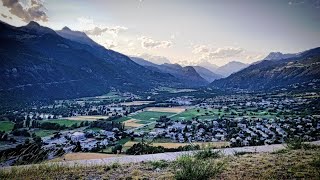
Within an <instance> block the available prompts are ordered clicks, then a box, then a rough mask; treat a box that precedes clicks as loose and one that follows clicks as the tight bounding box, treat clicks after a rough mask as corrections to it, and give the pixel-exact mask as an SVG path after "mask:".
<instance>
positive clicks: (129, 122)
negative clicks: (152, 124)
mask: <svg viewBox="0 0 320 180" xmlns="http://www.w3.org/2000/svg"><path fill="white" fill-rule="evenodd" d="M139 121H140V120H137V119H129V120H127V121H124V125H125V126H126V127H140V126H143V124H140V123H139Z"/></svg>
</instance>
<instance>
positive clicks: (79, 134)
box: [69, 132, 86, 142]
mask: <svg viewBox="0 0 320 180" xmlns="http://www.w3.org/2000/svg"><path fill="white" fill-rule="evenodd" d="M69 137H70V139H71V140H72V141H74V142H76V141H80V140H83V139H85V138H86V137H85V134H84V133H83V132H74V133H73V134H71V135H70V136H69Z"/></svg>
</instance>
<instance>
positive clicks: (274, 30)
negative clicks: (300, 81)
mask: <svg viewBox="0 0 320 180" xmlns="http://www.w3.org/2000/svg"><path fill="white" fill-rule="evenodd" d="M17 3H18V4H20V5H21V7H22V8H23V9H19V8H18V7H17V6H19V5H17ZM0 11H1V16H0V20H2V21H5V22H8V23H9V24H13V25H17V26H22V25H25V24H26V23H27V22H28V21H30V20H35V21H37V22H39V23H40V24H41V25H44V26H48V27H51V28H53V29H61V28H62V27H64V26H68V27H69V28H71V29H73V30H80V31H85V32H86V33H87V34H88V35H89V36H90V37H91V38H92V39H94V40H95V41H97V42H98V43H100V44H102V45H104V46H105V47H107V48H110V49H113V50H116V51H119V52H122V53H124V54H127V55H134V56H143V57H148V58H149V59H151V60H153V61H156V62H166V61H168V60H169V61H170V62H173V63H175V62H178V63H181V64H185V65H188V64H198V63H200V62H202V61H207V62H210V63H213V64H217V65H223V64H226V63H228V62H230V61H233V60H237V61H241V62H245V63H251V62H254V61H257V60H260V59H262V58H263V57H264V56H266V55H267V54H268V53H269V52H271V51H281V52H284V53H295V52H300V51H303V50H306V49H309V48H313V47H317V46H319V45H320V13H319V12H320V1H319V0H161V1H160V0H126V1H125V0H104V1H102V0H101V1H99V0H90V1H88V0H77V1H72V0H51V1H49V0H48V1H39V0H2V4H1V7H0ZM164 57H165V58H164Z"/></svg>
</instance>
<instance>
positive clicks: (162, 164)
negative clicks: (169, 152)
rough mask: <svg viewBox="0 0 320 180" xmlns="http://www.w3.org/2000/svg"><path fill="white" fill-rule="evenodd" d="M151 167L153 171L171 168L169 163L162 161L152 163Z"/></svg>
mask: <svg viewBox="0 0 320 180" xmlns="http://www.w3.org/2000/svg"><path fill="white" fill-rule="evenodd" d="M150 163H151V166H152V167H153V169H157V168H166V167H168V166H169V163H168V162H167V161H164V160H160V161H151V162H150Z"/></svg>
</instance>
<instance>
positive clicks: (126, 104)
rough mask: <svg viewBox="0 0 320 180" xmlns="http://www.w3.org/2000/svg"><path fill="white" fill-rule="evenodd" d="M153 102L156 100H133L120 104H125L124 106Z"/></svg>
mask: <svg viewBox="0 0 320 180" xmlns="http://www.w3.org/2000/svg"><path fill="white" fill-rule="evenodd" d="M153 102H154V101H132V102H124V103H120V104H121V105H124V106H139V105H144V104H150V103H153Z"/></svg>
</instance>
